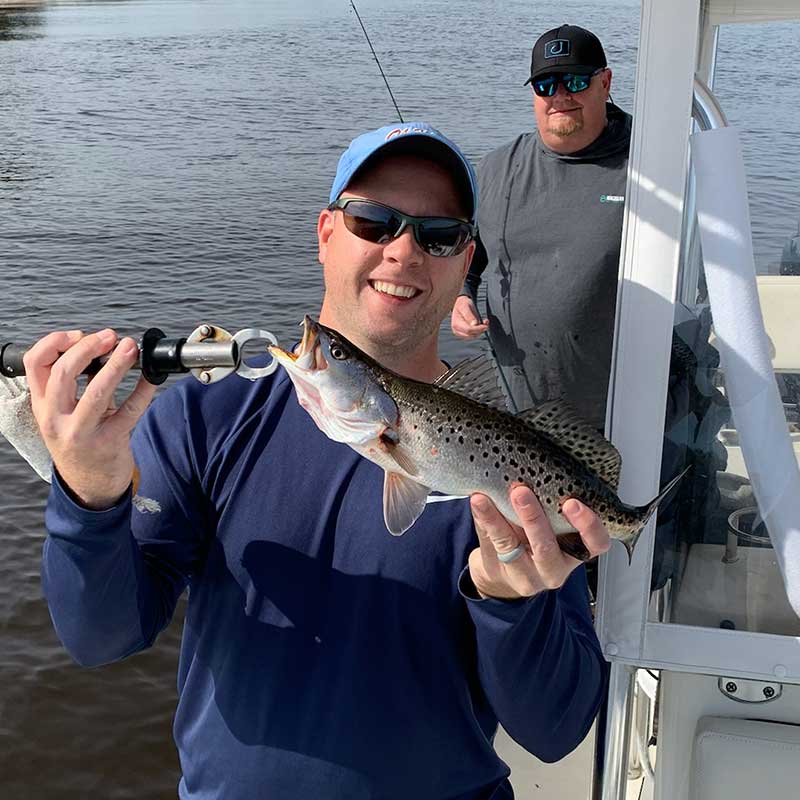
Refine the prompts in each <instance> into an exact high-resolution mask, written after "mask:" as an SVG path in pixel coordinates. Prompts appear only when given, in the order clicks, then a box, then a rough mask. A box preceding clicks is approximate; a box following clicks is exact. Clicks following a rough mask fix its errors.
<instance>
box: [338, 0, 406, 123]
mask: <svg viewBox="0 0 800 800" xmlns="http://www.w3.org/2000/svg"><path fill="white" fill-rule="evenodd" d="M350 5H351V6H352V7H353V11H355V12H356V17H357V18H358V23H359V25H361V30H362V31H364V36H366V38H367V44H368V45H369V49H370V50H372V55H373V57H374V59H375V63H376V64H377V65H378V69H379V70H380V71H381V77H382V78H383V82H384V83H385V84H386V88H387V89H388V90H389V97H391V98H392V102H393V103H394V107H395V110H396V111H397V116H398V117H400V122H403V123H405V120H404V119H403V115H402V114H401V113H400V107H399V106H398V105H397V101H396V100H395V99H394V95H393V94H392V87H391V86H389V81H388V80H386V75H385V74H384V72H383V67H382V66H381V62H380V61H379V60H378V54H377V53H376V52H375V48H374V47H373V46H372V42H371V41H370V39H369V34H368V33H367V29H366V28H365V27H364V23H363V22H362V21H361V15H360V14H359V13H358V9H357V8H356V4H355V3H354V2H353V0H350Z"/></svg>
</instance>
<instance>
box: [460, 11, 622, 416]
mask: <svg viewBox="0 0 800 800" xmlns="http://www.w3.org/2000/svg"><path fill="white" fill-rule="evenodd" d="M611 78H612V73H611V70H610V69H609V67H608V64H607V62H606V55H605V52H604V50H603V46H602V45H601V44H600V41H599V40H598V38H597V37H596V36H595V35H594V34H593V33H591V32H590V31H588V30H586V29H585V28H580V27H578V26H576V25H561V26H560V27H558V28H554V29H553V30H550V31H548V32H547V33H545V34H543V35H542V36H541V37H539V39H538V40H537V41H536V44H535V45H534V47H533V53H532V56H531V72H530V77H529V78H528V80H527V81H526V82H525V83H526V85H527V84H530V86H531V89H532V93H533V110H534V116H535V119H536V130H535V131H534V132H531V133H524V134H522V135H520V136H517V137H516V138H515V139H514V140H513V141H511V142H510V143H508V144H506V145H504V146H502V147H500V148H498V149H497V150H494V151H493V152H491V153H489V154H488V155H487V156H486V157H485V158H484V159H483V161H482V162H481V165H480V169H479V182H480V190H481V201H482V202H481V212H480V215H479V219H478V224H479V230H480V242H479V244H478V248H477V251H476V255H475V258H474V259H473V262H472V266H471V268H470V271H469V275H468V276H467V281H466V283H465V286H464V289H463V292H462V296H460V297H459V298H458V300H457V301H456V303H455V306H454V309H453V315H452V328H453V331H454V333H455V334H456V335H458V336H461V337H464V338H472V337H476V336H480V335H481V334H482V333H484V332H486V331H487V330H488V334H489V340H490V342H491V344H492V348H493V350H494V352H495V355H496V357H497V360H498V363H499V365H500V368H501V370H502V372H503V377H504V379H505V383H506V386H507V388H508V390H509V392H510V395H511V398H512V400H513V402H514V404H515V405H516V407H517V409H518V410H524V409H527V408H530V407H532V406H534V405H538V404H540V403H542V402H544V401H547V400H551V399H555V398H564V399H566V400H568V401H569V402H570V403H571V404H572V405H573V406H574V407H575V408H576V410H577V411H578V412H579V413H580V415H581V416H582V417H583V418H584V419H586V421H587V422H589V423H591V424H592V425H594V426H595V427H597V428H602V427H603V425H604V423H605V406H606V395H607V391H608V380H609V375H610V366H611V349H612V339H613V332H614V315H615V306H616V294H617V274H618V263H619V252H620V239H621V235H622V214H623V208H624V202H625V183H626V180H627V165H628V148H629V146H630V136H631V117H630V116H629V115H628V114H626V113H624V112H623V111H621V110H620V109H619V108H618V107H617V106H615V105H614V104H613V103H611V102H609V98H610V91H611ZM484 271H485V274H486V276H487V286H486V293H487V317H486V318H482V317H481V316H480V315H479V313H478V311H477V292H478V286H479V285H480V283H481V276H482V275H483V274H484Z"/></svg>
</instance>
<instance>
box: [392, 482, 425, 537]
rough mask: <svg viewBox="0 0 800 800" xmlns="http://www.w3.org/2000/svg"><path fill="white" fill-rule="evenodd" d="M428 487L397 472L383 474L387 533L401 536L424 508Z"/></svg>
mask: <svg viewBox="0 0 800 800" xmlns="http://www.w3.org/2000/svg"><path fill="white" fill-rule="evenodd" d="M430 491H431V490H430V489H429V488H428V487H427V486H423V485H422V484H421V483H417V482H416V481H414V480H412V479H411V478H407V477H406V476H405V475H401V474H400V473H399V472H386V473H384V476H383V519H384V521H385V522H386V527H387V528H388V529H389V533H391V534H392V535H393V536H401V535H402V534H404V533H405V532H406V531H407V530H408V529H409V528H410V527H411V526H412V525H413V524H414V523H415V522H416V521H417V517H418V516H419V515H420V514H421V513H422V512H423V511H424V510H425V501H426V500H427V499H428V494H429V493H430Z"/></svg>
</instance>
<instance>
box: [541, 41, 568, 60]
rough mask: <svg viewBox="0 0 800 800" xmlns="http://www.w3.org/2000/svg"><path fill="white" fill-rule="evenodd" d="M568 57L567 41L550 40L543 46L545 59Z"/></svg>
mask: <svg viewBox="0 0 800 800" xmlns="http://www.w3.org/2000/svg"><path fill="white" fill-rule="evenodd" d="M568 55H569V39H552V40H551V41H549V42H547V43H546V44H545V46H544V57H545V58H561V56H568Z"/></svg>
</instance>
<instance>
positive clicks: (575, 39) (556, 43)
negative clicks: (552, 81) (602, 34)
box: [525, 25, 608, 85]
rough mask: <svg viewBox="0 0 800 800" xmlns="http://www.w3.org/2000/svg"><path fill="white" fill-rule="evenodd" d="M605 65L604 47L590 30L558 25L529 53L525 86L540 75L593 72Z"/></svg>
mask: <svg viewBox="0 0 800 800" xmlns="http://www.w3.org/2000/svg"><path fill="white" fill-rule="evenodd" d="M606 66H608V65H607V63H606V54H605V52H604V51H603V45H601V44H600V40H599V39H598V38H597V37H596V36H595V35H594V34H593V33H592V32H591V31H587V30H586V28H580V27H578V26H577V25H561V26H560V27H558V28H553V30H551V31H547V33H543V34H542V35H541V36H540V37H539V38H538V39H537V40H536V44H535V45H534V46H533V53H532V54H531V77H530V78H528V80H527V81H525V85H527V84H529V83H530V82H531V81H532V80H534V79H535V78H538V77H539V76H540V75H551V74H552V73H554V72H555V73H563V72H594V71H595V70H596V69H605V67H606Z"/></svg>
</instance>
